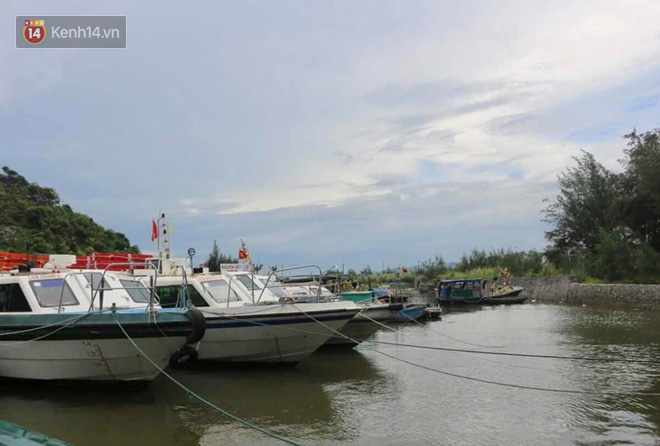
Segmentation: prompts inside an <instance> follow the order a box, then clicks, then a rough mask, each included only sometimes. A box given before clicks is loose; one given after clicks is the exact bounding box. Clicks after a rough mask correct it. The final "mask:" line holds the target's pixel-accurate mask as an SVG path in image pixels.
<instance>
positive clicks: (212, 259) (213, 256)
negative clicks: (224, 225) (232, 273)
mask: <svg viewBox="0 0 660 446" xmlns="http://www.w3.org/2000/svg"><path fill="white" fill-rule="evenodd" d="M221 263H238V259H236V258H234V257H232V256H231V255H228V254H222V253H221V252H220V246H218V242H217V241H215V240H213V248H212V249H211V252H210V253H209V258H208V259H207V260H206V266H208V268H209V271H211V272H217V271H220V264H221Z"/></svg>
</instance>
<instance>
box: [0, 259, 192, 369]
mask: <svg viewBox="0 0 660 446" xmlns="http://www.w3.org/2000/svg"><path fill="white" fill-rule="evenodd" d="M71 257H73V261H71ZM51 259H52V262H51V263H49V264H47V265H46V266H45V267H44V268H40V269H38V270H36V269H32V270H31V271H23V272H18V271H16V270H15V271H12V272H5V273H2V274H0V377H2V378H12V379H31V380H76V381H95V382H127V381H132V382H139V381H144V382H148V381H151V380H153V379H154V378H156V376H158V374H159V371H158V370H157V369H156V368H155V367H154V366H153V365H152V364H151V363H150V362H149V361H148V360H147V359H146V358H145V357H144V356H143V355H142V354H141V353H139V352H138V351H137V349H136V348H135V346H134V345H133V344H132V342H135V344H136V345H137V346H138V347H139V348H140V349H141V350H142V352H143V353H144V355H146V356H148V357H149V358H150V359H151V360H153V361H154V362H155V363H156V364H158V366H159V367H161V368H164V367H167V365H168V363H169V361H170V359H171V358H172V356H173V355H175V354H177V353H180V352H181V350H182V349H183V348H184V347H185V346H186V344H187V343H195V342H197V341H198V340H199V339H201V337H202V336H203V334H204V327H205V320H204V318H203V317H201V316H200V314H199V312H196V311H195V310H193V311H184V310H163V309H161V308H160V307H158V306H156V305H155V304H154V302H153V301H150V293H149V291H148V290H147V289H146V288H145V287H144V285H143V284H142V283H140V282H139V281H137V280H136V279H135V278H132V277H130V276H122V275H119V274H117V273H114V272H105V271H99V270H87V271H83V270H77V271H71V270H69V271H67V270H63V268H65V267H66V265H70V264H71V263H73V262H74V261H75V256H51ZM127 335H128V336H129V337H130V339H129V338H128V337H127ZM131 340H132V341H131Z"/></svg>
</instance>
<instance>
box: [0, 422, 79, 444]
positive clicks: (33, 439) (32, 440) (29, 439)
mask: <svg viewBox="0 0 660 446" xmlns="http://www.w3.org/2000/svg"><path fill="white" fill-rule="evenodd" d="M38 445H40V446H71V445H70V444H69V443H65V442H63V441H61V440H58V439H57V438H52V437H48V436H46V435H44V434H41V433H39V432H35V431H32V430H30V429H27V428H25V427H23V426H19V425H18V424H14V423H10V422H9V421H4V420H0V446H38Z"/></svg>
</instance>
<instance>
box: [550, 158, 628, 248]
mask: <svg viewBox="0 0 660 446" xmlns="http://www.w3.org/2000/svg"><path fill="white" fill-rule="evenodd" d="M573 159H574V160H575V162H576V163H577V165H576V166H572V167H569V168H568V169H566V171H564V172H562V173H561V174H560V175H559V178H558V181H559V195H558V196H557V197H556V198H555V200H554V201H553V202H550V204H549V205H548V207H547V208H546V209H545V210H544V211H543V213H544V215H545V217H544V219H543V220H544V221H545V222H546V223H550V224H551V225H553V226H554V229H551V230H550V231H547V232H546V233H545V235H546V238H547V239H548V240H549V241H550V242H551V243H552V248H553V250H552V251H551V254H552V255H554V256H555V257H557V258H558V259H559V258H561V257H570V256H572V255H574V254H575V253H576V252H577V251H580V250H582V249H586V250H587V251H589V252H592V251H593V250H594V248H595V247H596V244H597V243H598V240H599V234H600V231H601V230H605V231H608V232H609V231H612V230H613V229H614V228H615V227H616V226H617V212H616V210H617V203H618V199H619V197H620V196H621V194H620V192H621V188H620V178H619V177H618V176H617V175H616V174H614V173H612V172H610V171H608V170H607V169H605V167H603V165H602V164H600V163H599V162H598V161H596V159H595V157H594V156H593V155H592V154H591V153H588V152H586V151H583V152H582V156H580V157H574V158H573Z"/></svg>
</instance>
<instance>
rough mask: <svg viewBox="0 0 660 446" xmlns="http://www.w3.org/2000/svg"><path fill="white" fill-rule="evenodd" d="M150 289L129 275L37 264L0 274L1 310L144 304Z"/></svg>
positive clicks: (55, 310) (42, 310) (73, 309)
mask: <svg viewBox="0 0 660 446" xmlns="http://www.w3.org/2000/svg"><path fill="white" fill-rule="evenodd" d="M149 301H150V293H149V290H148V289H147V288H146V287H145V286H144V284H142V283H141V282H140V281H138V280H136V279H135V278H133V277H131V276H125V275H122V274H117V273H114V272H106V273H105V274H104V273H103V271H99V270H78V271H59V270H57V272H56V271H55V270H51V269H46V268H40V269H33V270H31V271H26V272H15V273H2V274H0V313H63V312H66V313H74V312H75V313H79V312H88V311H98V310H101V309H103V310H107V309H112V308H116V309H119V308H135V307H142V308H146V307H147V306H148V305H149Z"/></svg>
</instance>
